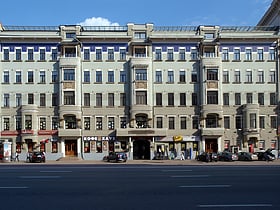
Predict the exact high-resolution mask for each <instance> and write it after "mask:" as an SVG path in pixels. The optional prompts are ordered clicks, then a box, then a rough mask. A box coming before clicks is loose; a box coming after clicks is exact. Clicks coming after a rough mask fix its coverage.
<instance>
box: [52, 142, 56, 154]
mask: <svg viewBox="0 0 280 210" xmlns="http://www.w3.org/2000/svg"><path fill="white" fill-rule="evenodd" d="M52 153H57V142H56V141H53V142H52Z"/></svg>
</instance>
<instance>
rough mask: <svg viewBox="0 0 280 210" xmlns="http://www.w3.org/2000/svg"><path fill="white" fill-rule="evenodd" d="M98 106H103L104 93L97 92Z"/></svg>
mask: <svg viewBox="0 0 280 210" xmlns="http://www.w3.org/2000/svg"><path fill="white" fill-rule="evenodd" d="M96 106H98V107H101V106H102V93H96Z"/></svg>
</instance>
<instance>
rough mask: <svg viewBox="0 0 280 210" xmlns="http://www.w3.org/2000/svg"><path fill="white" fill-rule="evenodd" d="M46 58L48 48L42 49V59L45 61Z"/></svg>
mask: <svg viewBox="0 0 280 210" xmlns="http://www.w3.org/2000/svg"><path fill="white" fill-rule="evenodd" d="M45 60H46V50H45V49H40V61H45Z"/></svg>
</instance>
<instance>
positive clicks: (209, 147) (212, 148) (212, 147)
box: [205, 139, 218, 152]
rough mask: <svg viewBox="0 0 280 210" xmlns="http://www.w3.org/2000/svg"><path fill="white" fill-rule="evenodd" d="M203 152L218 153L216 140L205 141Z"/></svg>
mask: <svg viewBox="0 0 280 210" xmlns="http://www.w3.org/2000/svg"><path fill="white" fill-rule="evenodd" d="M205 152H218V143H217V139H205Z"/></svg>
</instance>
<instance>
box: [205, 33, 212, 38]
mask: <svg viewBox="0 0 280 210" xmlns="http://www.w3.org/2000/svg"><path fill="white" fill-rule="evenodd" d="M204 38H205V39H214V33H205V34H204Z"/></svg>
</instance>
